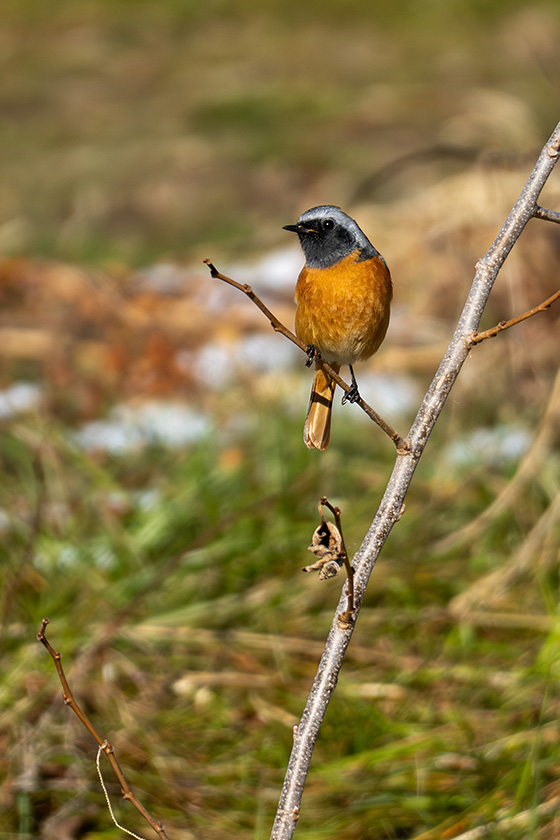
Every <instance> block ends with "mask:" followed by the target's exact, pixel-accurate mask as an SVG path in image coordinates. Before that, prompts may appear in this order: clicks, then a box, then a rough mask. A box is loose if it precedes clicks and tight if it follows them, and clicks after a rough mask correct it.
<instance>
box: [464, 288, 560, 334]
mask: <svg viewBox="0 0 560 840" xmlns="http://www.w3.org/2000/svg"><path fill="white" fill-rule="evenodd" d="M558 298H560V289H559V290H558V291H557V292H555V293H554V294H553V295H551V296H550V297H549V298H547V299H546V300H543V302H542V303H539V305H538V306H535V307H534V308H533V309H529V310H528V311H527V312H524V313H523V314H522V315H518V316H517V317H516V318H511V319H510V320H509V321H500V323H499V324H496V326H495V327H490V329H489V330H484V331H483V332H473V334H472V335H471V337H470V339H469V340H470V342H471V344H473V345H474V344H480V342H481V341H484V340H485V339H487V338H494V336H496V335H498V333H500V332H503V330H509V328H510V327H515V325H516V324H520V323H521V322H522V321H526V320H527V318H532V317H533V315H536V314H537V313H538V312H544V311H545V310H546V309H549V308H550V307H551V306H552V304H553V303H554V301H555V300H558Z"/></svg>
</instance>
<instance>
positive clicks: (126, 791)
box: [37, 618, 167, 840]
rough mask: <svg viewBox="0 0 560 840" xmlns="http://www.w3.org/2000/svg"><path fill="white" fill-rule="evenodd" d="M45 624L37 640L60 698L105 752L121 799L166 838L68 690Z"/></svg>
mask: <svg viewBox="0 0 560 840" xmlns="http://www.w3.org/2000/svg"><path fill="white" fill-rule="evenodd" d="M47 624H49V619H48V618H44V619H43V621H42V622H41V629H40V630H39V632H38V633H37V641H38V642H41V644H42V645H44V646H45V647H46V649H47V650H48V652H49V653H50V655H51V657H52V660H53V662H54V665H55V668H56V671H57V674H58V678H59V680H60V683H61V685H62V690H63V695H62V699H63V700H64V702H65V704H66V705H67V706H70V708H71V709H72V711H73V712H74V713H75V714H76V715H77V717H78V718H79V719H80V721H81V723H82V724H83V725H84V726H85V728H86V729H87V731H88V732H89V733H90V735H91V736H92V737H93V738H94V739H95V740H96V741H97V744H98V746H99V748H100V750H102V751H103V752H104V753H105V755H106V756H107V758H108V759H109V762H110V764H111V767H112V768H113V770H114V772H115V775H116V777H117V779H118V780H119V784H120V786H121V793H122V795H123V799H127V800H128V801H129V802H130V804H131V805H134V807H135V808H136V810H137V811H138V813H139V814H141V816H142V817H143V818H144V819H145V820H146V822H147V823H148V824H149V825H150V826H151V827H152V828H153V830H154V831H155V833H156V834H157V835H158V836H159V837H160V838H162V840H167V835H166V833H165V831H164V829H163V825H162V824H161V822H159V821H158V820H155V819H154V818H153V817H152V816H151V815H150V814H149V813H148V811H146V809H145V808H144V806H143V805H142V804H141V803H140V802H139V801H138V799H136V796H135V795H134V793H133V792H132V790H131V789H130V787H129V785H128V782H127V781H126V779H125V777H124V774H123V772H122V770H121V767H120V765H119V762H118V761H117V759H116V756H115V751H114V748H113V747H112V746H111V744H110V743H109V741H107V740H106V739H104V738H102V737H101V736H100V735H99V733H98V732H97V730H96V729H95V727H94V726H93V724H92V723H91V721H90V720H89V719H88V718H87V717H86V715H85V714H84V712H83V711H82V710H81V709H80V707H79V705H78V703H77V702H76V700H75V699H74V695H73V694H72V692H71V691H70V686H69V685H68V680H67V679H66V675H65V673H64V670H63V668H62V664H61V660H62V654H61V653H59V652H58V651H57V650H55V649H54V648H53V647H52V645H51V644H50V642H49V641H48V639H47V637H46V636H45V630H46V627H47Z"/></svg>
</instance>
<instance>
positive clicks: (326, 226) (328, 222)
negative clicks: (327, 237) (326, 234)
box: [323, 219, 334, 230]
mask: <svg viewBox="0 0 560 840" xmlns="http://www.w3.org/2000/svg"><path fill="white" fill-rule="evenodd" d="M333 229H334V221H333V219H325V220H324V221H323V230H333Z"/></svg>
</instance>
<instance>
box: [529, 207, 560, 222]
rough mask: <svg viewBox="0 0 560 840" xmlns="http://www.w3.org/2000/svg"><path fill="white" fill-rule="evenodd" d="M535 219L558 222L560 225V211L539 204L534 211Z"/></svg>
mask: <svg viewBox="0 0 560 840" xmlns="http://www.w3.org/2000/svg"><path fill="white" fill-rule="evenodd" d="M533 216H534V217H535V219H544V220H545V221H547V222H556V224H557V225H560V213H559V212H558V210H547V209H546V207H539V205H537V206H536V207H535V210H534V212H533Z"/></svg>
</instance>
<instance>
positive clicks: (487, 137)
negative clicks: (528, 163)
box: [0, 0, 560, 265]
mask: <svg viewBox="0 0 560 840" xmlns="http://www.w3.org/2000/svg"><path fill="white" fill-rule="evenodd" d="M559 35H560V14H559V12H558V6H557V3H556V2H555V0H543V1H542V2H539V3H535V4H531V6H530V7H529V6H527V3H526V2H522V0H516V2H512V0H510V1H509V2H507V3H506V2H497V1H496V0H493V2H490V3H480V2H474V0H462V1H461V0H454V2H450V3H442V2H439V0H423V2H420V3H419V2H412V0H409V2H405V3H402V4H399V5H398V6H395V4H394V3H390V2H389V0H383V2H377V3H375V4H370V3H359V2H347V1H346V2H340V0H332V2H318V0H308V2H306V3H296V2H294V0H287V2H286V0H285V1H284V2H282V3H279V2H269V3H267V4H266V5H264V6H263V5H262V4H260V3H256V2H254V0H231V2H223V0H222V2H207V3H204V4H199V3H198V4H197V3H194V2H191V0H169V2H166V3H153V2H134V3H131V2H128V1H127V0H115V2H111V3H109V2H100V0H90V1H89V2H88V1H86V2H84V0H63V2H60V3H57V4H55V5H54V6H53V4H49V3H47V2H44V0H33V2H27V1H24V2H20V0H6V2H5V3H4V4H3V10H2V21H1V22H0V42H1V44H2V57H1V58H0V62H1V66H2V74H1V76H0V107H1V109H2V113H3V115H4V119H3V120H2V124H1V126H0V183H1V184H2V189H1V190H0V251H2V252H4V253H6V252H7V253H21V252H25V253H26V254H34V255H40V256H45V255H47V256H56V257H59V258H63V259H72V260H76V261H78V262H83V261H86V262H96V263H105V262H107V261H111V260H121V261H125V262H126V263H128V264H132V265H140V264H142V263H144V262H147V261H150V260H152V259H154V258H155V256H156V255H157V256H158V257H161V255H162V252H165V253H168V254H170V255H173V256H175V257H178V256H180V257H183V256H191V255H193V254H196V255H198V254H199V253H200V249H201V248H206V247H208V246H209V245H212V246H217V247H219V250H220V252H226V253H227V252H229V253H231V252H236V251H237V252H238V253H240V252H241V253H245V254H246V253H247V252H248V251H249V250H253V251H254V252H259V251H260V250H261V249H262V248H263V247H270V245H271V244H274V243H277V242H278V241H280V233H279V230H280V226H281V225H282V224H284V223H285V222H286V219H291V218H292V217H293V216H294V214H295V212H296V211H298V212H299V211H301V210H302V209H304V208H302V203H301V202H302V196H306V200H305V203H306V204H307V206H310V205H312V204H313V203H321V202H324V201H325V200H329V201H330V202H331V203H333V202H334V203H339V204H347V202H348V199H349V197H351V196H352V195H354V194H355V193H356V191H357V190H358V191H359V189H360V187H361V185H362V184H363V183H364V182H367V180H368V176H370V175H371V174H372V173H375V172H377V171H378V170H379V168H380V167H382V166H388V165H389V164H390V163H391V161H392V160H393V159H394V158H395V156H396V153H397V155H401V154H406V153H413V152H415V151H417V150H418V149H423V148H425V147H432V146H434V145H437V144H442V143H443V144H450V145H451V146H455V147H457V149H458V152H460V151H461V150H462V149H464V147H466V148H468V149H470V150H471V153H472V154H474V155H475V156H476V154H477V153H479V152H484V153H485V154H488V153H489V152H491V151H495V152H499V153H500V155H502V156H503V155H506V156H507V155H508V154H515V155H516V154H528V153H529V154H531V155H532V154H533V152H534V151H535V150H536V149H538V148H539V147H540V141H541V139H542V137H544V136H546V135H547V134H548V133H549V132H550V130H551V128H552V126H553V125H554V124H555V122H556V111H557V108H558V96H557V91H556V88H555V85H554V79H555V78H556V77H557V76H558V70H559V67H558V64H559V61H560V59H559V58H558V50H557V49H556V46H557V43H558V37H559ZM480 95H484V96H486V97H487V100H486V101H485V100H480V98H479V96H480ZM462 165H463V164H462V162H461V160H460V158H459V160H458V161H456V162H455V163H453V161H452V159H451V160H450V159H448V160H447V163H446V162H445V161H444V160H442V159H440V160H439V161H438V164H437V167H435V169H434V167H428V168H427V171H428V178H429V179H430V180H433V178H434V175H435V176H436V177H437V174H438V173H439V174H441V172H442V171H443V169H444V168H445V167H446V166H447V168H449V166H451V167H453V166H455V167H457V166H459V167H460V166H462ZM415 182H417V184H418V186H419V187H420V188H421V186H422V183H423V176H422V175H421V174H420V172H419V171H418V170H416V171H413V172H410V171H408V172H407V173H406V178H405V179H404V181H402V180H401V179H399V177H398V171H397V173H395V175H394V177H393V178H392V179H391V180H390V182H389V185H388V186H387V185H385V187H384V189H383V190H381V191H380V192H379V193H376V191H375V190H374V191H373V194H372V191H371V190H369V195H368V196H367V197H368V198H370V199H371V198H379V197H383V198H385V199H386V198H388V197H395V195H398V194H399V193H401V194H402V191H403V190H405V191H406V192H408V191H410V189H411V188H412V186H413V184H414V183H415ZM240 207H243V213H240V212H239V208H240Z"/></svg>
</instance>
